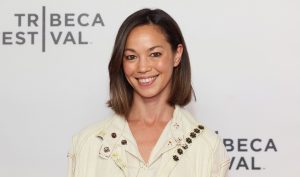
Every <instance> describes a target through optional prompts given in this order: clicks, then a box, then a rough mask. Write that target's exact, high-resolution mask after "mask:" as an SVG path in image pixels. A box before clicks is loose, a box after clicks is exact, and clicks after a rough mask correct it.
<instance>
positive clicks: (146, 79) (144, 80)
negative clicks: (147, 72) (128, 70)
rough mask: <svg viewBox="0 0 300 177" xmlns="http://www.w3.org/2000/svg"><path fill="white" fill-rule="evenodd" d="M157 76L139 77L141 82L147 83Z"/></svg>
mask: <svg viewBox="0 0 300 177" xmlns="http://www.w3.org/2000/svg"><path fill="white" fill-rule="evenodd" d="M155 78H156V76H155V77H149V78H144V79H138V81H139V82H140V83H141V84H147V83H150V82H152V81H153V80H154V79H155Z"/></svg>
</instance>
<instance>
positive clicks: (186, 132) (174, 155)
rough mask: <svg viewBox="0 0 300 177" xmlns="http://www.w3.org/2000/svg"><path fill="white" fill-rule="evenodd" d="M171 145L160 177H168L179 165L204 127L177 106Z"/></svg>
mask: <svg viewBox="0 0 300 177" xmlns="http://www.w3.org/2000/svg"><path fill="white" fill-rule="evenodd" d="M171 126H172V127H171V132H172V138H171V139H170V141H169V143H170V144H171V145H169V146H167V147H165V150H164V152H165V154H164V155H163V156H162V162H161V164H163V165H162V166H161V168H160V169H159V171H158V175H157V176H159V177H167V176H169V175H170V173H171V172H172V170H173V169H174V168H175V166H176V165H177V164H178V162H179V161H180V159H181V158H182V156H184V154H185V153H186V151H188V150H189V146H191V145H192V143H193V141H195V139H196V138H197V137H198V136H199V135H200V134H201V133H200V132H201V131H202V130H203V129H204V127H203V126H201V125H198V123H197V122H196V121H195V119H194V118H193V117H192V116H191V115H190V114H189V113H188V112H186V111H185V110H183V109H182V108H180V107H179V106H176V109H175V111H174V114H173V121H172V125H171Z"/></svg>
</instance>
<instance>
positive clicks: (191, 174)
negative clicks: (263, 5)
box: [68, 106, 230, 177]
mask: <svg viewBox="0 0 300 177" xmlns="http://www.w3.org/2000/svg"><path fill="white" fill-rule="evenodd" d="M68 158H69V171H68V176H69V177H136V176H139V177H153V176H156V177H227V175H228V174H227V172H228V167H229V164H230V159H229V157H228V155H227V152H226V150H225V147H224V145H223V143H222V141H221V139H220V138H219V137H218V136H217V135H216V134H215V133H214V132H213V131H210V130H208V129H207V128H206V127H204V126H202V125H201V124H200V123H199V122H198V120H196V119H195V118H194V117H193V116H192V115H191V114H190V113H189V112H187V111H185V110H184V109H183V108H181V107H179V106H176V108H175V111H174V113H173V118H172V120H171V121H169V122H168V124H167V126H166V127H165V129H164V130H163V132H162V134H161V136H160V138H159V140H158V142H157V143H156V145H155V147H154V149H153V151H152V152H151V155H150V158H149V163H148V164H147V165H145V164H144V163H143V162H144V161H143V159H142V158H141V155H140V153H139V151H138V147H137V144H136V142H135V139H134V138H133V135H132V134H131V131H130V129H129V126H128V123H127V121H126V120H125V119H124V118H123V117H121V116H118V115H114V116H112V117H110V118H108V119H106V120H104V121H101V122H100V123H97V124H94V125H92V126H90V127H87V128H86V129H84V130H82V131H81V132H80V133H78V134H77V135H75V136H74V137H73V142H72V146H71V149H70V151H69V153H68Z"/></svg>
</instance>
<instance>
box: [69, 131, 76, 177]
mask: <svg viewBox="0 0 300 177" xmlns="http://www.w3.org/2000/svg"><path fill="white" fill-rule="evenodd" d="M75 145H76V137H75V136H74V137H73V138H72V144H71V147H70V149H69V151H68V155H67V157H68V177H75V166H76V155H75V149H76V148H75Z"/></svg>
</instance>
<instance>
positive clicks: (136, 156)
mask: <svg viewBox="0 0 300 177" xmlns="http://www.w3.org/2000/svg"><path fill="white" fill-rule="evenodd" d="M171 122H172V119H171V120H170V121H169V122H168V123H167V125H166V126H165V128H164V130H163V131H162V133H161V135H160V137H159V139H158V141H157V142H156V144H155V146H154V147H153V150H152V152H151V154H150V158H149V160H148V163H147V164H146V163H145V161H144V159H143V158H142V157H141V155H140V153H139V150H138V146H137V143H136V141H135V139H134V136H133V135H132V132H131V130H130V128H129V126H128V123H126V125H125V129H124V134H123V136H124V137H126V139H127V140H128V146H130V149H132V153H130V152H127V153H126V156H127V162H129V163H128V176H129V177H157V172H158V170H159V167H160V166H161V159H162V155H163V148H164V146H167V143H168V140H169V138H170V136H171V134H170V133H171V132H170V131H171V130H170V126H171Z"/></svg>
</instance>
